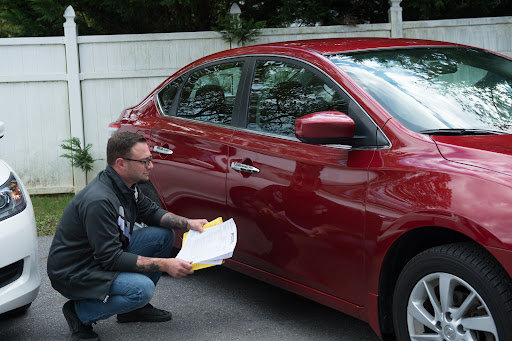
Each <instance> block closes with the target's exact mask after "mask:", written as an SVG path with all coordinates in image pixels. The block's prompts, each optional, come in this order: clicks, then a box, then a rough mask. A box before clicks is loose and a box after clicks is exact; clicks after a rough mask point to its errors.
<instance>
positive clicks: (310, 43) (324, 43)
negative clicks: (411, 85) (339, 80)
mask: <svg viewBox="0 0 512 341" xmlns="http://www.w3.org/2000/svg"><path fill="white" fill-rule="evenodd" d="M265 46H268V47H290V48H296V49H307V50H313V51H316V52H318V53H321V54H334V53H341V52H348V51H359V50H368V49H382V48H394V47H421V46H423V47H428V46H462V45H459V44H454V43H448V42H441V41H433V40H422V39H404V38H330V39H311V40H297V41H285V42H277V43H269V44H260V45H255V46H253V48H258V47H265Z"/></svg>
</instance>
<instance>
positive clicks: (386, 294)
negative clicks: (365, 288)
mask: <svg viewBox="0 0 512 341" xmlns="http://www.w3.org/2000/svg"><path fill="white" fill-rule="evenodd" d="M457 242H472V243H475V244H478V243H476V242H475V241H473V240H472V239H471V238H469V237H468V236H466V235H464V234H462V233H460V232H457V231H455V230H451V229H448V228H443V227H439V226H424V227H419V228H416V229H414V230H411V231H408V232H406V233H404V234H403V235H402V236H400V237H399V238H398V239H397V240H396V241H395V242H394V243H393V245H392V246H391V247H390V248H389V250H388V252H387V254H386V257H385V258H384V262H383V263H382V267H381V272H380V273H381V276H380V278H379V295H378V316H379V328H380V331H381V335H382V337H383V339H384V340H386V339H387V338H388V337H390V336H392V335H393V334H394V331H393V314H392V306H393V291H394V289H395V286H396V282H397V279H398V276H399V275H400V273H401V271H402V270H403V268H404V267H405V265H406V264H407V263H408V262H409V261H410V260H411V259H412V258H413V257H414V256H416V255H417V254H419V253H421V252H423V251H425V250H427V249H429V248H432V247H435V246H440V245H445V244H452V243H457Z"/></svg>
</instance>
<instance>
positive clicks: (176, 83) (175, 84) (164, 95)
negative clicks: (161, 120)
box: [158, 78, 183, 116]
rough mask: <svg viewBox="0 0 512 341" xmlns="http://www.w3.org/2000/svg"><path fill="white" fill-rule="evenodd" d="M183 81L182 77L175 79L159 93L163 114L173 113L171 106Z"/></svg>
mask: <svg viewBox="0 0 512 341" xmlns="http://www.w3.org/2000/svg"><path fill="white" fill-rule="evenodd" d="M182 82H183V79H182V78H178V79H175V80H173V81H172V82H170V83H169V84H167V85H166V86H165V87H164V88H163V89H162V90H161V91H160V92H159V93H158V102H159V103H160V108H161V109H162V114H163V115H165V116H170V115H171V106H172V103H173V101H174V97H175V96H176V93H177V92H178V89H179V88H180V85H181V83H182Z"/></svg>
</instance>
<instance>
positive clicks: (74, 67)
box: [64, 6, 87, 193]
mask: <svg viewBox="0 0 512 341" xmlns="http://www.w3.org/2000/svg"><path fill="white" fill-rule="evenodd" d="M75 16H76V15H75V10H74V9H73V7H71V6H68V8H66V11H65V12H64V18H66V22H65V23H64V42H65V45H66V66H67V75H66V79H67V81H68V102H69V123H70V126H71V137H78V138H79V139H80V141H81V142H82V143H83V144H84V146H85V140H84V122H83V115H82V93H81V88H80V62H79V56H78V42H77V36H78V33H77V28H76V23H75ZM73 183H74V187H75V193H78V192H79V191H80V190H81V189H82V188H84V187H85V185H86V184H87V178H86V174H85V172H83V171H82V170H80V169H78V168H77V167H73Z"/></svg>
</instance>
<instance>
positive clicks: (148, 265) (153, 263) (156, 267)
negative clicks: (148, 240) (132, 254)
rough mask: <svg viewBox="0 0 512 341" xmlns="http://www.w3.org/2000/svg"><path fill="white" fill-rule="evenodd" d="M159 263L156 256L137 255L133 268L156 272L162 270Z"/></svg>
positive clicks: (138, 270) (139, 270)
mask: <svg viewBox="0 0 512 341" xmlns="http://www.w3.org/2000/svg"><path fill="white" fill-rule="evenodd" d="M161 265H162V264H160V259H158V258H150V257H143V256H138V257H137V263H135V268H136V271H137V272H158V271H162V266H161Z"/></svg>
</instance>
